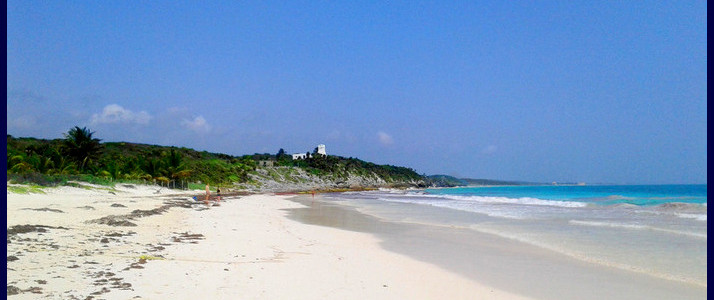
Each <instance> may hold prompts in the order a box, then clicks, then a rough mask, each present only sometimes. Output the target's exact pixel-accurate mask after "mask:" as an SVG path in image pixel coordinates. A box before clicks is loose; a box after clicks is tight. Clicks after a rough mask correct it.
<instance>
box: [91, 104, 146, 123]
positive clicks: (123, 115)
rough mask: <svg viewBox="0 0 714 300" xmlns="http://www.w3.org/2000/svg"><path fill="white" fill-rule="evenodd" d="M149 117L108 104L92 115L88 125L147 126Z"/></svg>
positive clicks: (142, 113) (143, 112) (144, 113)
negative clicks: (123, 124) (118, 124)
mask: <svg viewBox="0 0 714 300" xmlns="http://www.w3.org/2000/svg"><path fill="white" fill-rule="evenodd" d="M151 118H152V117H151V115H149V113H147V112H145V111H140V112H133V111H131V110H128V109H126V108H123V107H121V106H120V105H118V104H109V105H107V106H105V107H104V110H102V112H101V113H99V114H93V115H92V118H91V120H90V124H92V125H95V124H114V123H125V124H126V123H135V124H140V125H146V124H149V121H150V120H151Z"/></svg>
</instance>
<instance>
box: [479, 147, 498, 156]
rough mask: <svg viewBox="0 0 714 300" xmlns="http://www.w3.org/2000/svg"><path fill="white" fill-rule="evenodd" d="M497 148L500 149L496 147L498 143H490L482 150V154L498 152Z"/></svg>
mask: <svg viewBox="0 0 714 300" xmlns="http://www.w3.org/2000/svg"><path fill="white" fill-rule="evenodd" d="M496 150H498V147H496V145H488V146H486V147H485V148H483V149H482V150H481V153H482V154H494V153H496Z"/></svg>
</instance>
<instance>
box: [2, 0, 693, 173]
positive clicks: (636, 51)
mask: <svg viewBox="0 0 714 300" xmlns="http://www.w3.org/2000/svg"><path fill="white" fill-rule="evenodd" d="M286 2H289V3H286ZM7 6H8V10H7V18H8V21H7V35H8V37H7V119H8V120H7V131H8V134H11V135H13V136H33V137H39V138H60V137H62V134H63V133H65V132H67V131H68V130H69V129H70V128H72V127H73V126H87V127H88V128H89V129H91V130H92V131H94V132H96V133H95V135H96V136H97V137H99V138H101V139H103V140H104V141H130V142H140V143H150V144H160V145H171V146H182V147H190V148H194V149H198V150H208V151H212V152H221V153H228V154H233V155H241V154H252V153H256V152H257V153H264V152H268V153H276V152H277V151H278V149H280V148H284V149H285V150H286V151H287V152H289V153H293V152H306V151H308V150H311V149H313V148H314V147H315V145H317V144H320V143H324V144H326V145H327V152H328V154H336V155H341V156H346V157H358V158H361V159H364V160H367V161H372V162H375V163H380V164H392V165H400V166H407V167H410V168H413V169H415V170H416V171H417V172H419V173H424V174H450V175H456V176H461V177H472V178H491V179H505V180H526V181H538V182H550V181H584V182H601V183H603V182H606V183H706V181H707V172H706V165H707V139H706V138H707V127H706V123H707V114H706V109H707V102H706V97H707V88H706V79H707V71H706V63H707V55H706V50H707V38H706V35H707V28H706V24H707V13H706V8H707V7H706V1H595V2H591V1H540V2H536V1H433V2H432V1H429V2H426V1H424V2H422V1H389V2H387V1H379V2H377V1H373V2H366V1H331V2H322V1H304V2H303V1H41V2H37V1H30V2H28V1H16V0H10V1H8V3H7Z"/></svg>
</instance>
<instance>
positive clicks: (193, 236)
mask: <svg viewBox="0 0 714 300" xmlns="http://www.w3.org/2000/svg"><path fill="white" fill-rule="evenodd" d="M174 233H176V234H178V236H173V237H171V241H172V242H174V243H183V242H184V240H191V241H190V242H189V243H191V244H196V243H198V242H197V241H196V240H203V239H205V238H204V236H203V234H200V233H188V232H183V233H177V232H174Z"/></svg>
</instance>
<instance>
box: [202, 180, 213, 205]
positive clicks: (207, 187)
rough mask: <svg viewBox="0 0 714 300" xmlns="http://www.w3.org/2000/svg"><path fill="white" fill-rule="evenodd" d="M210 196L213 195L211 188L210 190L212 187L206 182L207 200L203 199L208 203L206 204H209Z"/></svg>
mask: <svg viewBox="0 0 714 300" xmlns="http://www.w3.org/2000/svg"><path fill="white" fill-rule="evenodd" d="M210 197H211V190H210V188H209V186H208V183H206V200H205V201H203V202H205V203H206V205H209V204H208V198H210Z"/></svg>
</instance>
